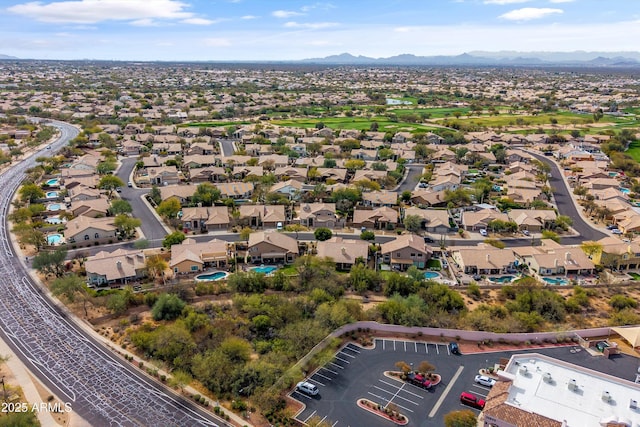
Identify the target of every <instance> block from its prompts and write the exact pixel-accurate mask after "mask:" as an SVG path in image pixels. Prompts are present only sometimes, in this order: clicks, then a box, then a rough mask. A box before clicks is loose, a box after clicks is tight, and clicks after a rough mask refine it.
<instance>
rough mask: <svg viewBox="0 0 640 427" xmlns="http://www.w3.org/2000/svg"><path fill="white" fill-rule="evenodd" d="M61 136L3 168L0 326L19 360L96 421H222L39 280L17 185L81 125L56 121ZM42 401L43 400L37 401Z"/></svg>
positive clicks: (195, 423) (193, 423)
mask: <svg viewBox="0 0 640 427" xmlns="http://www.w3.org/2000/svg"><path fill="white" fill-rule="evenodd" d="M51 124H52V125H53V126H55V127H56V128H58V129H59V130H60V133H61V134H60V137H59V138H58V139H57V140H56V142H54V143H53V144H52V147H51V148H52V150H46V149H45V150H41V151H40V152H38V153H36V154H34V155H32V156H31V157H29V158H28V159H26V160H24V161H22V162H21V163H18V164H16V165H15V166H13V167H12V168H10V169H8V170H7V171H5V172H4V173H3V174H2V175H1V178H2V185H1V186H0V216H1V218H0V219H1V221H0V292H1V293H2V298H0V334H1V335H2V338H3V339H4V340H5V341H6V342H7V344H8V345H9V346H10V347H11V348H12V350H13V351H14V352H15V354H17V355H18V356H19V358H20V360H21V361H22V362H23V363H24V364H25V365H26V366H27V367H28V368H29V369H30V370H31V372H32V373H33V374H34V375H36V376H37V377H38V379H39V380H40V381H42V382H43V383H44V384H45V385H46V386H47V387H49V388H50V389H51V390H52V391H53V392H54V393H55V394H56V395H57V396H58V397H59V398H60V399H61V400H63V401H64V402H68V403H70V404H71V406H72V410H73V411H74V412H75V413H76V414H78V415H79V416H81V417H82V418H84V419H85V420H86V421H87V422H88V423H89V424H90V425H94V426H154V427H155V426H198V425H200V426H217V425H219V424H224V423H221V422H219V421H218V420H217V419H216V418H214V416H213V415H211V414H209V413H207V412H205V411H204V410H202V409H201V408H199V407H198V406H197V405H195V404H194V403H192V402H190V401H189V400H187V399H184V398H182V397H181V396H178V395H177V394H173V393H171V392H170V391H167V390H166V389H165V388H164V387H162V386H161V385H160V384H157V383H156V382H155V381H152V380H151V379H150V378H148V377H146V376H145V375H143V374H142V373H141V372H139V371H138V370H137V369H134V368H132V367H131V366H129V365H127V364H126V363H124V362H123V361H121V360H120V359H119V358H117V357H116V356H115V355H114V354H112V353H110V352H109V351H108V350H106V349H105V347H104V346H103V345H102V344H101V343H99V342H98V341H97V340H96V339H95V338H94V337H93V336H92V334H91V333H90V332H87V331H85V330H84V329H83V328H82V327H81V326H80V325H78V324H76V323H75V321H74V320H72V319H70V318H68V317H67V316H66V315H65V314H64V313H63V312H62V311H60V309H59V308H58V307H56V306H55V305H54V304H53V303H52V302H51V300H50V299H49V298H48V297H47V296H46V295H45V294H43V293H42V291H41V290H40V288H39V287H38V285H37V284H35V283H34V282H33V281H32V280H31V278H30V276H29V274H28V272H27V270H26V268H25V266H24V265H23V264H22V262H21V260H20V259H19V258H18V256H17V253H16V251H15V250H14V248H13V245H12V243H11V240H10V238H9V236H8V225H7V213H8V211H9V206H10V201H11V197H12V195H13V193H14V192H15V191H16V190H17V188H18V186H19V185H20V182H21V181H22V179H23V178H24V176H25V170H26V169H28V168H30V167H32V166H34V165H35V164H36V162H35V158H36V157H37V156H38V155H48V154H49V153H51V152H53V151H55V149H58V148H60V147H62V146H63V145H65V144H67V142H68V141H69V140H70V139H72V138H74V137H75V136H76V135H77V134H78V130H77V129H76V128H74V127H73V126H70V125H68V124H66V123H62V122H52V123H51ZM31 403H38V404H39V403H40V402H31Z"/></svg>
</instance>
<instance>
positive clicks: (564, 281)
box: [542, 277, 569, 286]
mask: <svg viewBox="0 0 640 427" xmlns="http://www.w3.org/2000/svg"><path fill="white" fill-rule="evenodd" d="M542 280H544V281H545V282H547V283H548V284H550V285H561V286H564V285H566V284H568V283H569V281H568V280H567V279H564V278H562V277H558V278H555V277H543V278H542Z"/></svg>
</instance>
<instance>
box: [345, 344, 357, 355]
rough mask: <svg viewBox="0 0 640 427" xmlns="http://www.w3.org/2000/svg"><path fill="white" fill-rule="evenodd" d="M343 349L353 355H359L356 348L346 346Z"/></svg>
mask: <svg viewBox="0 0 640 427" xmlns="http://www.w3.org/2000/svg"><path fill="white" fill-rule="evenodd" d="M343 349H347V350H349V351H353V352H354V353H358V354H360V350H358V349H356V348H354V347H351V346H349V345H348V346H346V347H344V348H343Z"/></svg>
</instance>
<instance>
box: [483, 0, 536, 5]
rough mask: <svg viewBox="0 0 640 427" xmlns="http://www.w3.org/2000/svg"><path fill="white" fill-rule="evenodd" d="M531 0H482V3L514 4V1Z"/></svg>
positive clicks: (525, 0)
mask: <svg viewBox="0 0 640 427" xmlns="http://www.w3.org/2000/svg"><path fill="white" fill-rule="evenodd" d="M530 1H531V0H484V4H500V5H504V4H516V3H528V2H530Z"/></svg>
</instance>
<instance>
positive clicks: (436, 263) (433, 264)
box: [427, 258, 442, 270]
mask: <svg viewBox="0 0 640 427" xmlns="http://www.w3.org/2000/svg"><path fill="white" fill-rule="evenodd" d="M427 269H430V270H441V269H442V265H441V264H440V260H439V259H433V258H432V259H430V260H429V261H427Z"/></svg>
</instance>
